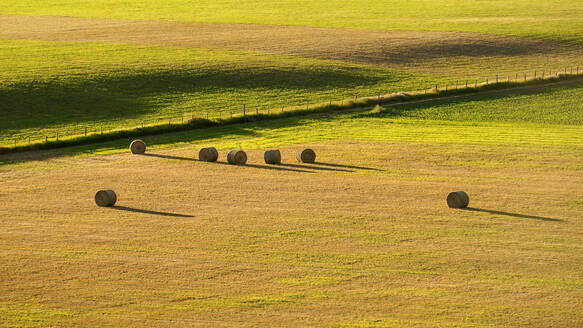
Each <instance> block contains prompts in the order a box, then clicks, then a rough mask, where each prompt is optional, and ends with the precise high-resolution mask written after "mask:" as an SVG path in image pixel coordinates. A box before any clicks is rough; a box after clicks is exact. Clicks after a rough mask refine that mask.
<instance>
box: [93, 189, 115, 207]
mask: <svg viewBox="0 0 583 328" xmlns="http://www.w3.org/2000/svg"><path fill="white" fill-rule="evenodd" d="M116 201H117V195H116V194H115V191H113V190H111V189H106V190H99V191H98V192H97V193H96V194H95V204H97V206H113V205H115V202H116Z"/></svg>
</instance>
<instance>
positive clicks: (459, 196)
mask: <svg viewBox="0 0 583 328" xmlns="http://www.w3.org/2000/svg"><path fill="white" fill-rule="evenodd" d="M469 203H470V197H469V196H468V194H466V193H465V192H464V191H454V192H451V193H449V195H447V206H449V207H450V208H466V207H468V204H469Z"/></svg>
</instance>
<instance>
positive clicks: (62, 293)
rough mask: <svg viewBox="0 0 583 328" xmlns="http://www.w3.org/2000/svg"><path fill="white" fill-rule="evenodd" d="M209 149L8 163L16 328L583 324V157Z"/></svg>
mask: <svg viewBox="0 0 583 328" xmlns="http://www.w3.org/2000/svg"><path fill="white" fill-rule="evenodd" d="M200 146H203V145H202V144H201V145H189V146H181V147H180V148H173V149H158V150H152V151H151V152H150V156H139V155H131V154H129V153H124V154H116V155H98V156H91V157H81V158H54V159H47V160H45V161H38V162H29V163H26V164H25V165H9V166H4V167H3V168H0V190H2V192H1V193H0V204H1V205H0V254H1V255H0V258H1V259H2V266H1V270H0V323H1V324H0V325H2V326H8V327H10V326H25V327H26V326H38V327H47V326H111V327H120V326H128V327H130V326H131V327H138V326H157V327H166V326H168V327H170V326H173V327H176V326H225V327H227V326H331V327H395V326H408V327H416V326H419V327H421V326H422V327H434V326H440V327H448V326H449V327H486V326H487V327H492V326H499V327H518V326H532V327H549V326H556V327H577V326H581V325H583V301H582V300H583V273H582V272H583V271H582V270H581V263H583V252H582V250H583V242H582V241H583V228H582V223H583V202H582V201H581V199H582V196H583V195H582V194H583V175H581V166H580V161H581V149H580V148H575V149H573V150H569V149H568V148H562V147H550V146H544V145H541V146H533V145H530V146H504V145H499V146H495V145H494V146H493V145H481V144H465V145H462V144H455V143H449V144H441V143H418V142H352V141H346V142H331V143H319V144H311V145H309V146H311V147H313V148H314V149H315V150H316V151H317V153H318V161H319V162H320V163H319V164H316V165H308V164H301V165H300V164H297V163H295V159H294V158H295V151H296V150H297V149H298V148H299V147H300V146H286V147H285V148H282V149H281V150H282V153H283V157H284V164H283V165H281V166H267V165H265V164H262V156H263V153H262V151H261V150H258V149H255V150H253V149H252V150H249V151H248V152H247V153H248V156H249V158H250V161H249V163H250V164H251V165H248V166H245V167H237V166H231V165H226V164H224V161H225V155H226V149H222V150H221V156H220V160H221V161H222V162H223V163H214V164H213V163H202V162H198V161H194V160H192V158H193V156H194V154H195V151H197V149H198V148H199V147H200ZM103 188H112V189H114V190H116V192H117V193H118V203H117V205H118V206H117V207H114V208H99V207H97V206H95V204H94V202H93V196H94V194H95V192H96V191H97V190H99V189H103ZM454 190H465V191H467V192H468V194H469V195H470V199H471V200H470V206H471V207H472V208H473V209H471V210H453V209H449V208H447V206H446V204H445V197H446V195H447V193H448V192H450V191H454Z"/></svg>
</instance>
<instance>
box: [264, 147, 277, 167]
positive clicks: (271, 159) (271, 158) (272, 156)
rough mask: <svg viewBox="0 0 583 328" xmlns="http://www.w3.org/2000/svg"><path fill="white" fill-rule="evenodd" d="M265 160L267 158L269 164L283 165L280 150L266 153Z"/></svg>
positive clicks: (266, 161)
mask: <svg viewBox="0 0 583 328" xmlns="http://www.w3.org/2000/svg"><path fill="white" fill-rule="evenodd" d="M263 158H265V163H267V164H281V153H280V152H279V149H272V150H268V151H266V152H265V154H264V155H263Z"/></svg>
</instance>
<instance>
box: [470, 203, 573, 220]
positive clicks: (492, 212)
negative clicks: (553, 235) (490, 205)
mask: <svg viewBox="0 0 583 328" xmlns="http://www.w3.org/2000/svg"><path fill="white" fill-rule="evenodd" d="M464 210H466V211H473V212H483V213H490V214H498V215H506V216H512V217H515V218H521V219H533V220H542V221H554V222H563V221H564V220H561V219H553V218H547V217H544V216H536V215H525V214H518V213H509V212H502V211H494V210H486V209H483V208H475V207H468V208H464Z"/></svg>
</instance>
